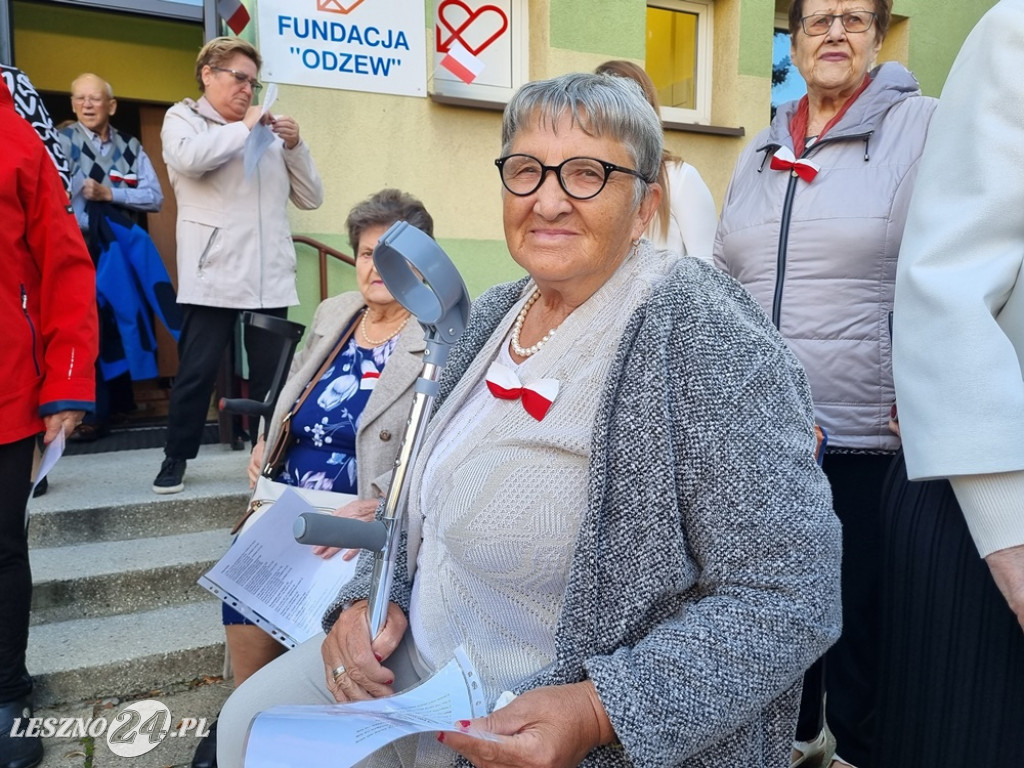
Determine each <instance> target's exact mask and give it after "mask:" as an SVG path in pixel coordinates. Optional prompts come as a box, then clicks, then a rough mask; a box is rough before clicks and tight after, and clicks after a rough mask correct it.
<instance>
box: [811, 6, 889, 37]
mask: <svg viewBox="0 0 1024 768" xmlns="http://www.w3.org/2000/svg"><path fill="white" fill-rule="evenodd" d="M877 17H878V15H877V14H875V13H873V12H871V11H850V12H849V13H812V14H811V15H810V16H804V17H803V18H802V19H800V26H802V27H803V28H804V34H805V35H807V36H808V37H820V36H821V35H827V34H828V31H829V30H830V29H832V24H833V23H834V22H835V20H836V19H839V23H840V24H842V25H843V29H845V30H846V31H847V32H853V33H859V32H867V31H868V30H869V29H871V25H873V24H874V23H875V19H876V18H877Z"/></svg>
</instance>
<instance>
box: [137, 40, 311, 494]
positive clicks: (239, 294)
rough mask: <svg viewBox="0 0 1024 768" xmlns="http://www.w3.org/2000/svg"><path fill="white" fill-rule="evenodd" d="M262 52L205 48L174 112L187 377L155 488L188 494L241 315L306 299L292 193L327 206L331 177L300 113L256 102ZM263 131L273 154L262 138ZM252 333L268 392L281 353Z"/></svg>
mask: <svg viewBox="0 0 1024 768" xmlns="http://www.w3.org/2000/svg"><path fill="white" fill-rule="evenodd" d="M259 67H260V55H259V53H258V52H257V51H256V49H255V48H253V46H252V45H250V44H249V43H247V42H246V41H244V40H240V39H239V38H236V37H218V38H215V39H213V40H211V41H210V42H209V43H207V44H206V45H205V46H203V49H202V50H201V51H200V52H199V57H198V58H197V60H196V82H197V83H198V84H199V89H200V91H202V94H203V95H202V97H200V99H199V100H198V101H194V100H192V99H185V100H183V101H181V102H179V103H177V104H175V105H174V106H173V107H171V108H170V109H169V110H167V115H166V117H165V118H164V124H163V128H162V129H161V131H160V138H161V140H162V142H163V157H164V161H165V162H166V163H167V172H168V175H169V176H170V180H171V186H172V187H173V188H174V196H175V198H176V200H177V203H178V222H177V241H178V303H179V304H181V306H182V310H183V314H184V319H183V324H182V330H181V337H180V339H179V341H178V357H179V366H178V375H177V378H176V379H175V382H174V388H173V389H172V390H171V402H170V414H169V415H168V420H167V421H168V431H167V444H166V446H165V447H164V455H165V459H164V462H163V465H162V466H161V468H160V473H159V474H158V475H157V477H156V480H155V481H154V482H153V492H154V493H160V494H167V493H178V492H179V491H182V490H184V488H185V484H184V482H183V481H184V476H185V463H186V461H188V460H189V459H193V458H195V456H196V454H197V452H198V451H199V443H200V440H201V438H202V431H203V424H204V423H205V422H206V412H207V410H208V408H209V406H210V395H211V393H212V392H213V386H214V382H215V380H216V377H217V370H218V368H219V367H220V362H221V359H222V357H223V354H224V349H225V348H226V347H227V345H228V343H229V342H230V340H231V339H232V338H233V336H234V332H235V325H236V323H237V322H238V313H239V312H240V311H241V310H252V311H256V312H262V313H265V314H269V315H274V316H277V317H284V316H285V315H286V314H287V312H288V307H290V306H294V305H296V304H298V303H299V300H298V294H297V293H296V291H295V248H294V246H293V245H292V235H291V230H290V228H289V226H288V201H289V200H291V201H292V203H294V204H295V205H296V206H297V207H299V208H302V209H306V210H309V209H313V208H318V207H319V206H320V204H321V203H322V202H323V185H322V183H321V181H320V175H319V174H318V173H317V170H316V166H315V165H314V164H313V158H312V156H311V155H310V153H309V147H307V146H306V144H305V143H304V142H303V141H302V139H301V137H300V136H299V125H298V123H297V122H296V121H295V120H294V118H291V117H286V116H283V115H273V114H271V113H270V112H264V110H263V108H262V107H259V106H255V105H253V103H252V102H253V100H254V98H255V96H256V94H257V93H258V92H259V90H260V88H261V87H262V86H261V85H260V83H259V81H258V80H257V79H256V78H257V75H258V74H259ZM260 135H262V136H263V138H264V139H266V140H267V143H266V144H265V145H263V146H262V150H257V151H255V152H254V151H253V150H254V149H255V148H256V147H259V146H261V145H260V142H258V141H255V140H256V139H258V138H259V137H260ZM262 334H266V331H260V330H258V329H251V328H250V329H247V331H246V334H245V351H246V355H247V356H248V358H249V370H250V380H249V396H250V397H251V398H252V399H254V400H262V399H263V398H264V397H265V396H266V394H267V391H268V389H269V387H270V380H271V378H272V376H273V372H274V369H275V368H276V366H277V349H276V346H275V345H274V344H273V343H272V341H271V340H268V339H267V338H266V336H265V335H264V336H263V337H262V338H261V335H262Z"/></svg>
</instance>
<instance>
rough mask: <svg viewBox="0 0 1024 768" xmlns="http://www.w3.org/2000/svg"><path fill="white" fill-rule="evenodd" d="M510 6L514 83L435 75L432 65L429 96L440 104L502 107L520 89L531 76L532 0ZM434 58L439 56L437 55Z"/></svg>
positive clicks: (514, 0)
mask: <svg viewBox="0 0 1024 768" xmlns="http://www.w3.org/2000/svg"><path fill="white" fill-rule="evenodd" d="M429 7H430V9H431V13H433V14H436V13H437V0H433V2H431V4H430V6H429ZM510 7H511V8H512V15H513V17H514V19H515V26H514V27H513V29H512V41H511V51H512V85H511V87H509V88H501V87H498V86H493V85H482V84H478V83H458V82H454V81H451V80H441V79H436V80H435V79H434V77H433V76H432V71H433V70H432V69H431V70H429V71H428V88H427V90H428V94H427V95H428V96H429V97H430V98H431V99H433V100H434V101H437V102H439V103H441V104H453V105H457V106H463V107H478V108H482V109H492V110H502V109H504V108H505V105H506V104H507V103H508V102H509V100H510V99H511V98H512V95H513V94H514V93H515V92H516V91H517V90H519V87H520V86H521V85H524V84H525V83H527V82H529V80H530V3H529V0H511V2H510ZM431 21H432V23H431V25H430V30H429V34H430V40H431V43H430V45H429V46H428V49H429V51H431V52H433V51H434V43H433V40H434V24H435V23H436V20H435V19H434V17H433V16H432V17H431ZM432 58H435V59H436V55H433V56H432Z"/></svg>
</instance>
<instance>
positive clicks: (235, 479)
mask: <svg viewBox="0 0 1024 768" xmlns="http://www.w3.org/2000/svg"><path fill="white" fill-rule="evenodd" d="M163 457H164V454H163V450H162V449H159V448H151V449H144V450H136V451H119V452H117V453H93V454H86V455H82V456H66V457H63V458H61V460H60V461H59V462H58V463H57V465H56V466H55V467H54V468H53V469H52V470H51V471H50V474H49V475H48V480H49V486H50V487H49V491H48V492H47V493H46V494H45V495H43V496H40V497H39V498H36V499H32V500H31V501H30V502H29V546H30V547H32V548H40V547H60V546H64V545H67V544H81V543H85V542H90V541H114V540H119V539H136V538H145V537H150V536H160V535H164V534H179V533H187V532H191V531H199V530H214V529H220V528H227V527H230V526H231V525H232V524H233V523H234V521H235V520H237V519H238V518H239V517H240V516H241V515H242V513H243V512H244V511H245V505H246V503H247V502H248V499H249V483H248V479H247V478H246V474H245V468H246V466H247V464H248V462H249V455H248V453H247V452H246V451H232V450H231V449H230V447H228V446H224V445H204V446H202V447H201V448H200V451H199V455H198V456H197V457H196V458H195V459H192V460H190V461H189V463H188V469H187V470H186V471H185V490H184V491H182V492H181V493H177V494H171V495H165V496H159V495H157V494H155V493H153V490H152V485H153V478H154V477H156V473H157V471H158V470H159V469H160V463H161V461H163Z"/></svg>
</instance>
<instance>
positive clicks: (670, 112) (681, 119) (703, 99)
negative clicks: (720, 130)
mask: <svg viewBox="0 0 1024 768" xmlns="http://www.w3.org/2000/svg"><path fill="white" fill-rule="evenodd" d="M647 6H649V7H651V8H661V9H663V10H666V11H682V12H685V13H692V14H695V15H696V16H697V56H696V59H697V62H696V65H697V75H696V77H695V82H694V86H695V87H696V89H697V104H696V107H695V108H694V109H684V108H682V107H667V106H665V105H662V107H661V119H662V122H665V123H683V124H686V123H696V124H697V125H710V124H711V80H712V77H711V70H712V67H713V65H714V56H713V53H714V50H713V48H714V46H713V44H712V42H713V40H714V15H715V14H714V10H715V9H714V0H648V2H647Z"/></svg>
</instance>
